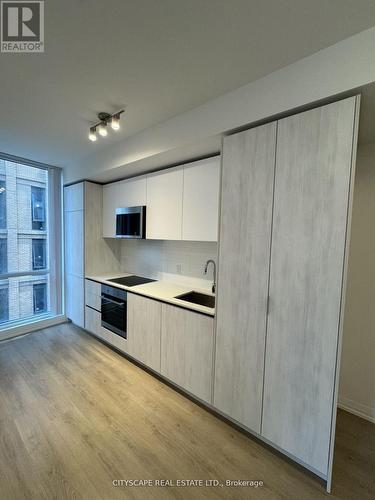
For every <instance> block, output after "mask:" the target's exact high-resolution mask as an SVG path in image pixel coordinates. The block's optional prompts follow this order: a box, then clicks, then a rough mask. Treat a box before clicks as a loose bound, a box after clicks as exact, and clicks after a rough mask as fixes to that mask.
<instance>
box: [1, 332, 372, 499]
mask: <svg viewBox="0 0 375 500" xmlns="http://www.w3.org/2000/svg"><path fill="white" fill-rule="evenodd" d="M0 440H1V441H0V499H1V500H8V499H9V500H18V499H28V500H29V499H37V500H42V499H48V500H51V499H60V498H61V499H93V500H94V499H104V500H110V499H117V498H130V499H131V498H136V499H137V498H142V499H149V498H151V499H154V498H155V499H158V498H177V499H184V500H185V499H190V498H192V499H200V498H205V499H206V498H224V499H236V500H237V499H241V498H246V499H252V498H256V499H284V498H285V499H288V500H290V499H296V500H297V499H298V500H301V499H303V500H304V499H307V500H309V499H311V500H317V499H320V498H328V496H327V494H326V493H325V491H324V488H323V486H322V484H321V483H320V482H319V481H318V480H317V479H315V478H314V477H311V476H309V475H308V474H307V473H305V472H303V471H302V470H300V469H299V468H298V467H296V466H295V465H293V464H291V463H288V462H287V461H285V460H284V459H282V458H281V457H280V456H278V455H277V454H275V453H273V452H272V451H270V450H269V449H267V448H266V447H264V446H262V445H261V444H259V443H258V442H256V441H254V440H253V439H250V438H248V437H247V436H245V435H244V434H243V433H241V432H238V431H237V430H235V429H233V428H232V427H231V426H229V425H228V424H227V423H225V422H223V421H222V420H219V419H218V418H216V417H215V416H213V415H212V414H210V413H209V412H207V411H205V410H204V409H203V408H200V407H199V406H197V405H196V404H194V403H193V402H191V401H190V400H188V399H187V398H185V397H184V396H182V395H181V394H179V393H177V392H176V391H174V390H173V389H172V388H170V387H168V386H167V385H165V384H164V383H162V382H161V381H159V380H157V379H156V378H154V377H153V376H151V375H150V374H148V373H147V372H145V371H143V370H142V369H141V368H139V367H137V366H136V365H134V364H132V363H131V362H129V361H128V360H127V359H125V358H124V357H123V356H121V355H119V354H118V353H116V352H114V351H112V350H111V349H109V348H108V347H106V346H105V345H103V344H101V343H100V342H99V341H97V340H96V339H94V338H93V337H91V336H90V335H88V334H87V333H85V332H83V331H82V330H80V329H79V328H76V327H74V326H72V325H70V324H65V325H61V326H57V327H53V328H49V329H46V330H42V331H39V332H35V333H33V334H30V335H28V336H25V337H22V338H19V339H16V340H12V341H9V342H2V343H0ZM336 450H337V452H336V460H335V468H334V483H333V494H332V495H331V498H333V499H338V498H340V499H353V500H354V499H355V500H359V499H360V500H366V499H370V498H371V499H374V498H375V425H373V424H370V423H368V422H365V421H363V420H361V419H359V418H357V417H354V416H352V415H349V414H347V413H344V412H340V413H339V418H338V432H337V447H336ZM114 479H218V480H220V481H225V480H226V479H254V480H262V481H264V487H263V488H258V489H251V488H227V487H216V488H209V487H204V488H176V487H170V488H157V487H154V488H152V489H151V488H142V487H138V488H136V487H133V488H130V487H128V488H115V487H114V486H112V480H114Z"/></svg>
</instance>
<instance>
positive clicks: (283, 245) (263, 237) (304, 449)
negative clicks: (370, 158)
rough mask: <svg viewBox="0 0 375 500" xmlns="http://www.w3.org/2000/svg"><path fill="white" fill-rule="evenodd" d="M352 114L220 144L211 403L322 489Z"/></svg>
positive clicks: (330, 433) (285, 122)
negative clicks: (318, 481) (305, 469)
mask: <svg viewBox="0 0 375 500" xmlns="http://www.w3.org/2000/svg"><path fill="white" fill-rule="evenodd" d="M358 108H359V97H351V98H348V99H345V100H342V101H338V102H335V103H332V104H329V105H326V106H323V107H320V108H316V109H313V110H309V111H306V112H303V113H300V114H296V115H293V116H290V117H287V118H285V119H282V120H279V121H278V122H275V123H271V124H269V125H265V126H262V127H258V128H254V129H251V130H248V131H245V132H240V133H239V134H235V135H232V136H229V137H226V138H225V140H224V144H223V173H222V176H223V178H222V204H221V223H220V243H219V259H220V260H219V274H218V305H217V338H216V359H215V384H214V405H215V406H216V407H217V408H218V409H220V410H221V411H222V412H223V413H225V414H227V415H228V416H230V417H231V418H234V419H235V420H237V421H238V422H240V423H241V424H243V425H245V426H246V427H247V428H249V429H250V430H252V431H253V432H255V433H257V434H259V435H260V436H262V437H263V438H264V439H265V440H266V441H267V442H269V443H271V444H273V445H274V446H275V447H277V448H278V449H280V450H282V451H284V452H286V453H287V454H288V455H290V456H291V457H293V458H294V459H296V460H297V461H298V462H300V463H302V464H303V465H305V466H306V467H308V468H309V469H311V470H312V471H314V472H315V473H316V474H318V475H319V476H321V477H322V478H324V479H326V480H327V481H328V483H329V481H330V475H331V466H332V449H333V448H332V447H333V439H334V429H335V414H336V394H337V375H338V364H339V358H340V338H341V326H342V314H343V297H344V296H345V275H346V259H347V246H348V238H349V227H350V213H351V195H352V181H353V177H354V162H355V152H356V139H357V122H358Z"/></svg>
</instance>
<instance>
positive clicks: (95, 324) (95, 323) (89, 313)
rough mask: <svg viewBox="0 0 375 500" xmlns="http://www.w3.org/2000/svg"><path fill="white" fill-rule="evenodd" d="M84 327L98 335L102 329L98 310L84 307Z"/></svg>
mask: <svg viewBox="0 0 375 500" xmlns="http://www.w3.org/2000/svg"><path fill="white" fill-rule="evenodd" d="M85 329H86V330H88V331H89V332H92V333H94V334H95V335H99V336H100V334H101V329H102V325H101V314H100V312H98V311H94V309H91V307H87V306H86V307H85Z"/></svg>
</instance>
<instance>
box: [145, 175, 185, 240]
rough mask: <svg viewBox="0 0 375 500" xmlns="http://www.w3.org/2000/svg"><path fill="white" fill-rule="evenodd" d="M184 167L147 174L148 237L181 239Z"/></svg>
mask: <svg viewBox="0 0 375 500" xmlns="http://www.w3.org/2000/svg"><path fill="white" fill-rule="evenodd" d="M183 177H184V171H183V168H182V167H178V168H173V169H168V170H165V171H162V172H157V173H155V174H151V175H148V176H147V212H146V213H147V215H146V237H147V238H148V239H154V240H181V238H182V193H183Z"/></svg>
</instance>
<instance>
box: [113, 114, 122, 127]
mask: <svg viewBox="0 0 375 500" xmlns="http://www.w3.org/2000/svg"><path fill="white" fill-rule="evenodd" d="M111 127H112V129H113V130H119V128H120V115H113V116H112V118H111Z"/></svg>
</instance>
